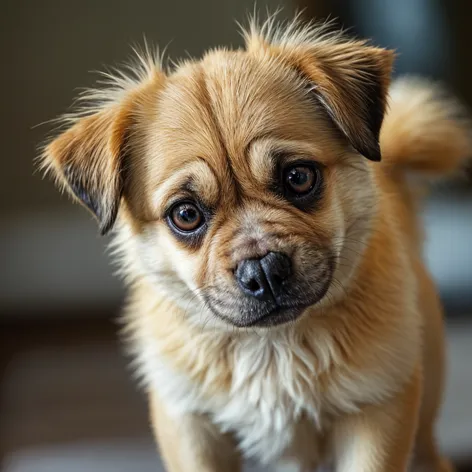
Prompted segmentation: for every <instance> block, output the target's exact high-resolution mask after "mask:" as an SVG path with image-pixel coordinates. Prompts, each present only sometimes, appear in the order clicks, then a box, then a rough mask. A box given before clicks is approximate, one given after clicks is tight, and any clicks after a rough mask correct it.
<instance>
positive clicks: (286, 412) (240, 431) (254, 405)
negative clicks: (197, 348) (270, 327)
mask: <svg viewBox="0 0 472 472" xmlns="http://www.w3.org/2000/svg"><path fill="white" fill-rule="evenodd" d="M311 354H313V353H311ZM149 361H150V357H149V356H147V368H146V371H147V374H148V376H149V375H150V380H151V382H152V384H153V385H154V386H155V387H156V388H157V390H158V391H159V393H160V395H161V396H162V398H163V400H164V401H165V402H166V404H167V405H168V406H169V408H170V409H171V410H173V411H174V412H175V413H176V415H179V414H183V413H186V412H198V413H204V414H207V415H209V416H210V417H211V418H212V419H213V421H214V423H216V424H217V425H218V426H219V427H220V428H221V430H222V431H230V432H232V433H233V434H234V435H235V436H236V437H237V438H238V440H239V445H240V448H241V450H242V451H243V452H244V453H245V455H246V456H251V457H257V459H259V460H260V461H262V462H265V463H270V462H272V461H275V460H277V459H278V458H279V457H280V456H281V455H282V454H283V453H284V451H286V450H287V448H289V447H291V445H292V443H293V441H294V438H295V436H296V433H297V428H298V426H299V424H300V423H301V422H303V423H305V424H306V423H309V424H310V425H311V426H310V433H311V434H313V433H316V432H317V430H318V429H319V428H321V427H323V428H325V426H326V415H325V413H324V408H323V404H324V402H325V398H324V397H325V395H324V393H323V384H322V382H321V380H320V376H319V374H318V373H317V370H316V365H317V361H316V359H314V358H313V356H312V355H310V353H307V352H304V351H303V350H299V351H298V352H297V350H296V349H295V350H294V349H293V344H292V345H290V343H285V342H274V343H272V342H271V343H269V342H263V340H261V339H252V340H250V341H248V342H240V343H238V344H237V345H236V346H235V347H234V349H233V350H232V351H231V355H230V356H229V357H228V366H225V369H226V368H229V369H231V376H230V378H231V380H230V382H229V384H228V385H227V388H226V389H220V388H218V387H217V388H215V385H219V384H218V382H219V377H220V375H221V372H222V369H221V365H218V363H217V361H216V359H212V358H211V357H208V358H206V363H205V364H204V365H205V373H204V375H197V374H201V373H197V372H193V373H192V374H190V373H189V374H188V375H185V373H182V372H180V373H177V372H176V371H174V369H173V368H172V360H171V359H165V360H164V359H163V358H161V357H160V356H159V355H157V356H153V361H152V362H151V363H150V362H149ZM196 361H197V360H196ZM212 362H214V364H212ZM195 376H198V378H199V381H198V382H197V381H195V380H193V379H192V377H194V378H195ZM312 440H313V441H314V438H312Z"/></svg>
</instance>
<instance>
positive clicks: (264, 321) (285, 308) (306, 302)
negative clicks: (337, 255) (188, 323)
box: [205, 273, 332, 328]
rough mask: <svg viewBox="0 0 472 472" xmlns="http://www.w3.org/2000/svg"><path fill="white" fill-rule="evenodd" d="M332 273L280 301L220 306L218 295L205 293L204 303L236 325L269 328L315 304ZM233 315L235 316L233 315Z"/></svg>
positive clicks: (293, 319) (324, 292)
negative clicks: (320, 282) (319, 283)
mask: <svg viewBox="0 0 472 472" xmlns="http://www.w3.org/2000/svg"><path fill="white" fill-rule="evenodd" d="M331 279H332V274H331V273H330V274H329V276H328V277H326V278H325V279H324V281H323V283H322V285H321V286H318V287H317V288H315V289H314V288H311V290H310V289H308V287H307V288H306V290H303V287H301V289H300V290H299V292H302V293H303V296H299V297H293V298H290V299H289V300H288V301H286V302H281V303H280V304H275V303H271V304H262V303H260V304H249V305H247V304H244V303H243V304H241V305H240V304H237V303H234V304H229V305H227V306H224V305H223V306H222V304H221V302H220V301H219V300H218V298H217V297H211V296H210V297H205V298H206V304H207V306H208V307H209V308H210V310H211V311H212V312H213V314H214V315H215V316H216V317H218V318H219V319H221V320H223V321H224V322H226V323H228V324H230V325H232V326H234V327H236V328H257V327H260V328H270V327H274V326H279V325H283V324H287V323H291V322H294V321H296V320H297V319H298V318H300V317H301V316H302V315H303V314H304V313H305V311H306V310H307V309H308V308H310V307H313V306H315V305H317V304H318V303H319V302H320V301H321V300H322V299H323V298H324V297H325V295H326V293H327V292H328V289H329V287H330V285H331ZM225 305H226V304H225ZM235 315H236V316H235Z"/></svg>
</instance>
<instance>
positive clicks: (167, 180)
mask: <svg viewBox="0 0 472 472" xmlns="http://www.w3.org/2000/svg"><path fill="white" fill-rule="evenodd" d="M139 59H140V61H141V62H140V63H139V64H137V65H135V67H134V70H133V72H134V75H133V76H132V77H128V76H124V75H118V76H117V77H112V78H111V83H110V85H109V87H108V88H106V89H105V90H101V91H92V92H91V94H90V96H89V97H87V98H90V99H92V100H93V102H94V105H92V106H88V107H86V108H85V110H84V111H82V112H79V113H78V114H77V115H74V116H72V117H71V118H68V119H67V122H68V123H70V126H69V128H68V129H67V130H66V131H65V132H63V133H62V134H61V135H60V136H58V137H57V138H56V139H54V140H53V141H52V142H51V143H50V144H49V145H47V147H46V148H45V152H44V160H43V162H44V165H45V167H46V168H48V169H49V170H50V171H51V172H53V173H54V175H55V176H56V177H57V179H58V181H59V182H60V184H63V185H64V186H65V188H67V189H68V190H70V191H71V193H72V194H73V195H75V197H76V198H77V199H79V200H80V201H81V202H82V203H84V204H85V205H86V206H87V207H88V208H89V209H90V210H91V211H92V212H93V213H94V214H95V215H96V217H97V219H98V221H99V223H100V228H101V231H102V233H106V232H107V231H109V230H110V229H111V228H112V227H113V226H114V224H115V223H116V225H115V226H116V234H117V237H116V248H117V250H118V252H119V253H120V254H121V256H122V258H121V260H122V264H123V272H124V274H125V275H126V278H127V281H128V282H129V285H130V289H131V290H130V300H129V304H128V308H127V321H128V329H129V334H130V336H131V339H132V343H133V346H134V349H135V352H136V356H137V359H138V361H139V367H140V369H141V373H142V375H143V377H144V380H145V385H146V388H147V390H148V391H149V395H150V403H151V411H152V421H153V425H154V428H155V433H156V437H157V439H158V441H159V444H160V447H161V451H162V455H163V457H164V459H165V462H166V465H167V469H168V470H169V471H171V472H181V471H198V472H213V471H238V470H240V467H241V465H240V464H241V459H242V458H243V457H253V458H256V459H257V460H259V461H261V462H262V463H265V464H277V466H280V467H287V468H289V469H287V470H294V471H312V470H316V468H317V467H318V466H320V465H325V464H328V465H329V464H332V465H334V467H335V470H336V471H339V472H348V471H349V472H351V471H352V472H383V471H385V472H386V471H391V472H393V471H395V472H397V471H405V470H407V467H408V465H409V464H411V465H412V469H413V470H415V471H420V470H421V471H431V472H433V471H435V472H439V471H449V470H451V467H450V465H448V463H447V462H446V461H444V460H443V459H442V458H441V456H440V454H439V452H438V451H437V448H436V440H435V433H434V422H435V418H436V415H437V411H438V407H439V404H440V401H441V390H442V378H443V327H442V319H441V308H440V304H439V301H438V298H437V295H436V289H435V287H434V285H433V282H432V281H431V279H430V276H429V275H428V273H427V271H426V269H425V267H424V265H423V262H422V260H421V244H422V235H421V225H420V224H419V222H418V219H417V215H416V211H417V210H416V204H417V200H418V192H417V190H418V188H417V185H418V184H414V185H410V183H409V182H410V180H409V179H408V180H407V173H408V172H409V171H418V172H420V173H422V174H424V175H431V176H433V177H434V176H443V175H446V174H449V173H453V172H455V171H456V170H458V169H459V168H460V166H461V165H462V163H463V161H464V160H465V158H466V157H468V156H469V154H470V150H471V143H470V141H469V136H468V128H467V123H466V121H465V120H464V119H463V118H461V117H460V116H459V114H458V112H460V107H458V106H457V104H455V102H454V101H452V100H451V99H447V98H444V97H443V95H442V94H438V93H437V92H438V91H437V90H436V89H435V87H433V86H430V85H429V84H427V83H422V82H417V81H405V80H404V81H400V82H397V83H395V84H393V85H392V86H391V87H390V85H389V82H390V72H391V67H392V61H393V54H392V52H391V51H388V50H384V49H379V48H375V47H372V46H370V45H369V44H367V43H366V42H364V41H352V40H347V39H345V38H344V37H343V36H342V35H340V34H332V33H328V32H327V31H326V29H325V28H316V27H312V26H300V25H298V24H297V22H294V23H292V24H289V25H285V26H280V27H276V26H274V24H273V23H272V22H269V23H266V24H265V25H264V26H262V28H257V27H256V26H255V25H252V26H251V28H250V30H249V31H248V32H247V33H246V48H245V49H244V50H236V51H228V50H225V49H218V50H214V51H211V52H209V53H208V54H206V55H205V56H204V57H203V59H201V60H199V61H185V62H183V63H181V64H180V65H179V66H178V67H176V68H175V70H173V71H172V72H165V71H164V70H162V69H161V67H160V65H159V61H158V60H156V59H153V58H151V57H150V55H149V54H146V55H144V56H143V57H140V58H139ZM385 113H386V115H385V117H384V114H385ZM382 123H383V124H382ZM379 161H381V162H379ZM115 220H118V221H115Z"/></svg>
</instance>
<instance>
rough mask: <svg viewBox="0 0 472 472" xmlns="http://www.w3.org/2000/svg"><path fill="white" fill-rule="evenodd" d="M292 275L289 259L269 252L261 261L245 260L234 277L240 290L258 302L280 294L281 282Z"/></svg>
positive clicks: (277, 253) (239, 265)
mask: <svg viewBox="0 0 472 472" xmlns="http://www.w3.org/2000/svg"><path fill="white" fill-rule="evenodd" d="M291 273H292V263H291V261H290V258H289V257H288V256H287V255H285V254H282V253H281V252H269V253H267V254H266V255H265V256H264V257H262V258H261V259H245V260H244V261H241V262H240V263H239V264H238V267H237V268H236V272H235V276H236V280H237V282H238V285H239V286H240V287H241V290H242V291H243V292H244V293H245V294H246V295H249V296H251V297H255V298H257V299H259V300H270V299H272V298H274V299H275V300H277V297H278V296H280V294H281V293H282V285H283V282H284V281H285V280H286V279H287V278H288V277H289V276H290V274H291Z"/></svg>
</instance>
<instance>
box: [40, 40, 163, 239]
mask: <svg viewBox="0 0 472 472" xmlns="http://www.w3.org/2000/svg"><path fill="white" fill-rule="evenodd" d="M130 69H131V70H133V75H132V76H129V77H128V76H125V75H124V74H121V73H117V75H116V77H113V76H110V75H107V78H108V82H109V85H110V87H109V88H108V89H103V90H92V91H90V93H89V94H88V95H87V98H88V99H90V100H92V105H90V107H88V108H87V109H85V111H84V110H82V111H81V112H79V113H77V115H73V116H72V117H66V119H65V120H64V121H65V123H66V124H68V123H72V125H71V126H70V127H69V129H67V130H66V131H64V132H63V133H62V134H60V135H59V136H58V137H56V138H55V139H54V140H53V141H51V142H50V143H49V144H48V145H46V146H45V148H44V151H43V154H42V157H41V165H42V167H43V168H45V169H46V170H47V171H50V172H52V173H53V174H54V176H55V177H56V179H57V181H58V183H59V184H60V185H61V186H62V187H64V188H65V189H67V190H68V191H69V193H70V194H71V195H72V196H73V197H74V198H76V199H77V200H79V201H80V202H81V203H82V204H83V205H84V206H86V207H87V208H88V209H89V210H90V211H91V212H92V213H93V214H94V215H95V217H96V218H97V220H98V222H99V226H100V232H101V234H102V235H104V234H106V233H107V232H108V231H109V230H110V229H111V228H112V227H113V224H114V222H115V220H116V217H117V214H118V208H119V205H120V200H121V196H122V193H123V189H124V181H123V179H124V172H123V169H124V161H125V158H126V156H127V154H128V151H129V146H128V145H129V139H130V136H131V134H132V131H133V129H134V128H135V124H136V120H137V118H138V117H139V116H140V115H141V114H142V113H144V110H143V107H144V106H145V105H146V104H147V103H151V102H152V97H154V96H155V95H154V94H153V93H152V92H153V91H154V92H155V91H156V90H157V87H159V86H160V84H161V83H162V80H163V78H164V73H163V72H161V71H160V67H159V63H158V58H157V57H154V56H151V55H150V54H149V52H148V50H147V49H146V51H145V54H144V55H142V56H138V64H136V65H135V66H133V68H132V67H130ZM150 97H151V99H150Z"/></svg>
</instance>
